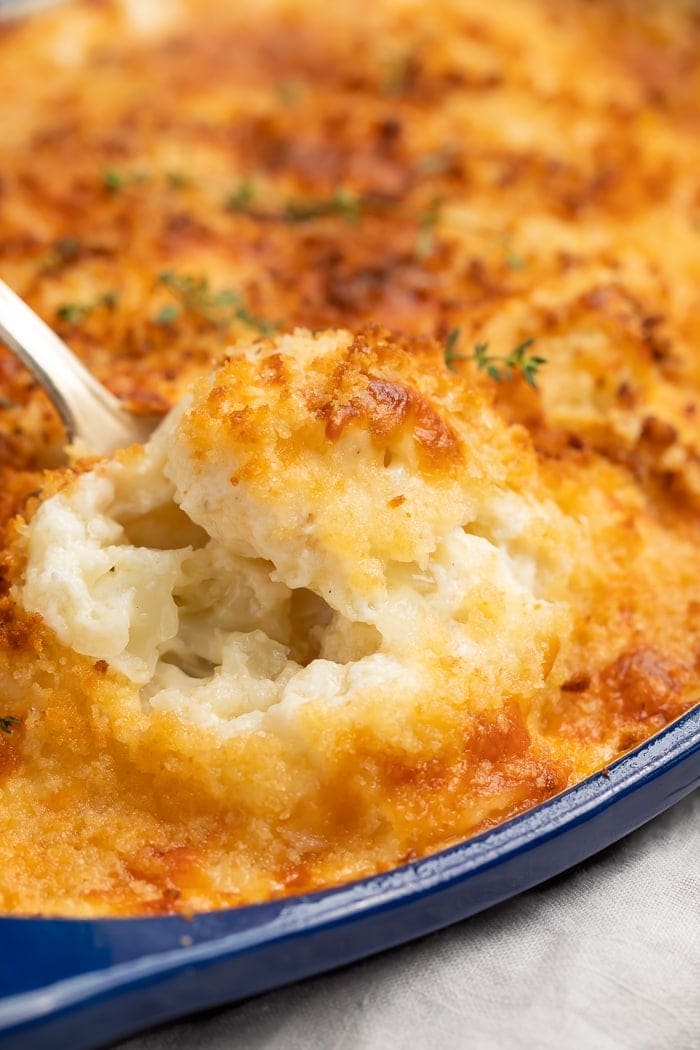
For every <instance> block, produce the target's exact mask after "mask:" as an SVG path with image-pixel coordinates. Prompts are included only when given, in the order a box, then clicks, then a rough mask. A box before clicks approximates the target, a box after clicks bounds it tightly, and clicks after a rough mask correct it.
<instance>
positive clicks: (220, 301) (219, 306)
mask: <svg viewBox="0 0 700 1050" xmlns="http://www.w3.org/2000/svg"><path fill="white" fill-rule="evenodd" d="M158 281H159V283H160V284H163V285H165V286H166V287H167V288H168V289H169V290H170V291H171V292H172V294H173V295H174V296H175V297H176V298H177V299H178V300H179V302H180V304H181V306H182V308H183V310H186V311H187V312H189V313H192V314H196V315H197V316H199V317H201V318H203V320H205V321H207V322H208V323H209V324H212V325H214V326H215V327H216V328H218V329H219V331H221V332H226V331H228V329H229V328H230V327H231V325H232V324H233V323H234V321H240V322H241V323H242V324H245V325H247V326H248V327H249V328H253V329H255V331H257V332H259V333H260V335H272V333H273V332H274V331H276V329H277V325H276V324H274V323H273V322H271V321H267V320H265V318H263V317H257V316H256V315H255V314H253V313H252V312H251V310H250V309H249V307H248V306H247V305H246V303H245V301H244V300H243V299H242V297H241V296H240V295H239V293H238V292H234V291H231V290H229V289H224V290H223V291H220V292H214V291H213V290H212V289H211V287H210V286H209V281H208V280H207V278H206V277H192V276H191V275H188V274H179V273H176V272H175V271H174V270H165V271H164V272H163V273H161V274H159V276H158ZM173 320H175V315H174V314H173V312H172V311H168V310H167V307H163V309H162V310H161V311H160V314H159V315H158V316H157V317H156V321H157V323H159V324H169V323H171V322H172V321H173Z"/></svg>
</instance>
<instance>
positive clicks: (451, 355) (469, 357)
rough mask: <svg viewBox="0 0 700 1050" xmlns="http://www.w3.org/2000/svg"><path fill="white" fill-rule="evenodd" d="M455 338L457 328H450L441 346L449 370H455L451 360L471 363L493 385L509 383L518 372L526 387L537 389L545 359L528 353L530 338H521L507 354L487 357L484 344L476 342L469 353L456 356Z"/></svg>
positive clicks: (485, 344)
mask: <svg viewBox="0 0 700 1050" xmlns="http://www.w3.org/2000/svg"><path fill="white" fill-rule="evenodd" d="M459 339H460V330H459V328H453V329H452V331H451V332H450V334H449V335H448V337H447V342H446V343H445V364H446V365H447V367H448V368H449V369H450V371H452V372H454V371H455V367H454V363H455V361H472V362H473V363H474V364H475V365H476V367H477V368H478V370H479V371H480V372H485V373H486V375H488V376H489V378H490V379H493V380H494V382H496V383H503V382H510V381H511V380H512V379H513V378H514V377H515V376H516V375H517V374H518V373H519V374H520V375H521V376H522V377H523V379H524V380H525V382H526V383H527V384H528V386H531V387H533V389H534V388H536V387H537V374H538V372H539V370H540V368H541V367H542V365H545V364H546V363H547V359H546V357H539V356H537V355H536V354H531V353H530V352H529V351H530V348H531V347H532V345H533V344H534V342H535V340H534V339H524V340H523V341H522V343H518V345H517V346H516V347H515V349H514V350H511V352H510V353H509V354H507V355H503V354H490V353H489V344H488V343H476V344H475V346H474V349H473V350H472V352H471V353H470V354H459V353H457V346H458V344H459Z"/></svg>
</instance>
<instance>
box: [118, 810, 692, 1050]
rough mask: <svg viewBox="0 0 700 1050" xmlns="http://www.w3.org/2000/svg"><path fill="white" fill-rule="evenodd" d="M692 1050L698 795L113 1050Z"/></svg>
mask: <svg viewBox="0 0 700 1050" xmlns="http://www.w3.org/2000/svg"><path fill="white" fill-rule="evenodd" d="M422 1047H426V1048H431V1050H432V1048H435V1050H450V1048H453V1047H456V1048H461V1047H465V1048H474V1050H491V1048H493V1050H511V1048H520V1047H523V1048H528V1050H529V1048H531V1047H532V1048H536V1050H579V1048H580V1050H589V1048H590V1050H667V1048H668V1050H671V1048H673V1050H697V1048H698V1047H700V792H697V791H696V792H695V793H694V795H692V796H691V797H690V798H687V799H685V800H684V801H682V802H680V803H679V804H678V805H676V806H675V807H674V808H673V809H671V810H669V811H668V812H667V813H665V814H663V815H662V816H660V817H658V818H657V819H656V820H655V821H653V822H652V823H650V824H648V825H647V826H646V827H644V828H641V829H640V830H638V831H636V832H635V833H634V834H632V835H629V836H628V837H627V838H626V839H624V840H623V841H622V842H620V843H618V844H617V845H615V846H612V847H610V848H609V849H608V850H606V851H605V852H604V853H601V854H599V855H598V856H596V857H593V858H591V859H590V860H589V861H586V862H585V863H584V864H581V865H579V866H578V867H577V868H576V869H574V870H573V871H571V872H569V873H568V874H565V875H561V876H559V877H558V878H556V879H554V880H552V881H550V882H548V883H546V884H545V885H543V886H540V887H538V888H536V889H533V890H530V891H529V892H528V893H525V894H522V895H521V896H519V897H516V898H514V899H513V900H511V901H508V902H506V903H504V904H501V905H499V906H498V907H496V908H492V909H491V910H490V911H488V912H485V913H484V914H482V915H478V916H476V917H474V918H472V919H467V920H466V921H464V922H461V923H459V924H457V925H456V926H452V927H450V928H448V929H447V930H444V931H442V932H440V933H436V934H433V935H432V936H429V937H425V938H423V939H422V940H421V941H418V942H414V943H413V944H409V945H406V946H405V947H403V948H398V949H394V950H393V951H390V952H386V953H385V954H384V955H381V956H378V957H375V958H374V959H370V960H368V961H366V962H363V963H358V964H355V965H354V966H351V967H347V968H346V969H344V970H341V971H338V972H336V973H332V974H328V975H326V976H323V977H317V978H314V979H312V980H307V981H304V982H302V983H300V984H297V985H292V986H290V987H288V988H284V989H281V990H280V991H276V992H270V993H268V994H267V995H263V996H260V997H258V998H256V999H251V1000H249V1001H248V1002H245V1003H242V1004H240V1005H238V1006H234V1007H230V1008H228V1009H225V1010H222V1011H218V1012H216V1013H210V1014H208V1015H206V1016H201V1017H198V1018H193V1019H191V1020H187V1021H183V1022H180V1023H178V1024H175V1025H170V1026H168V1027H165V1028H161V1029H159V1030H158V1031H155V1032H151V1033H149V1034H146V1035H143V1036H140V1037H137V1038H134V1039H131V1040H129V1041H127V1042H125V1043H122V1044H120V1050H192V1048H197V1050H355V1048H359V1050H409V1048H410V1050H416V1048H422Z"/></svg>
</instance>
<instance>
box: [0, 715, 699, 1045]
mask: <svg viewBox="0 0 700 1050" xmlns="http://www.w3.org/2000/svg"><path fill="white" fill-rule="evenodd" d="M699 783H700V707H696V708H694V709H693V710H692V711H690V712H688V713H687V714H686V715H684V716H683V717H682V718H680V719H678V721H676V722H674V723H673V724H672V725H670V726H668V727H667V728H666V729H665V730H663V731H662V732H660V733H658V734H657V735H656V736H654V737H652V738H651V739H650V740H648V741H646V742H645V743H644V744H642V745H641V746H640V747H638V748H636V750H634V751H632V752H630V753H629V754H627V755H625V756H624V757H623V758H621V759H619V760H618V761H617V762H615V763H614V764H612V765H611V766H610V768H609V769H606V770H604V771H603V772H601V773H598V774H596V775H595V776H592V777H589V779H588V780H585V781H583V782H582V783H581V784H578V785H576V786H575V787H573V788H570V789H569V790H568V791H565V792H563V793H562V794H561V795H557V796H556V797H555V798H552V799H550V800H549V801H548V802H545V803H544V804H543V805H540V806H538V807H536V808H535V809H532V810H530V811H529V812H527V813H524V814H523V815H521V816H519V817H516V818H515V819H513V820H510V821H508V822H507V823H505V824H502V825H501V826H500V827H498V828H495V829H493V830H492V831H489V832H486V833H485V834H483V835H479V836H477V837H475V838H473V839H470V840H469V841H467V842H465V843H463V844H461V845H459V846H455V847H453V848H451V849H448V850H444V851H443V852H442V853H437V854H435V855H434V856H431V857H428V858H426V859H424V860H420V861H417V862H415V863H413V864H408V865H406V866H404V867H401V868H397V869H396V870H395V871H392V872H389V873H387V874H383V875H377V876H375V877H373V878H369V879H363V880H361V881H359V882H353V883H351V884H349V885H346V886H342V887H340V888H338V889H333V890H327V891H325V892H322V893H314V894H310V895H306V896H300V897H294V898H288V899H286V900H281V901H274V902H272V903H268V904H258V905H253V906H251V907H246V908H238V909H235V910H228V911H220V912H212V913H209V914H204V915H198V916H196V917H195V918H193V919H191V920H187V919H182V918H177V917H162V918H148V919H91V920H77V919H33V918H27V919H22V918H3V919H0V996H1V999H0V1047H2V1048H3V1050H4V1048H17V1050H19V1048H21V1050H28V1048H30V1047H31V1050H49V1048H50V1050H55V1048H56V1047H71V1050H88V1048H92V1047H98V1046H100V1045H103V1044H105V1043H108V1042H110V1041H113V1040H116V1039H119V1038H123V1037H126V1036H127V1035H130V1034H132V1033H134V1032H136V1031H138V1030H139V1029H142V1028H145V1027H148V1026H150V1025H154V1024H157V1023H159V1022H163V1021H168V1020H172V1019H174V1018H176V1017H180V1016H182V1015H183V1014H186V1013H191V1012H194V1011H197V1010H203V1009H206V1008H209V1007H213V1006H218V1005H221V1004H223V1003H231V1002H235V1001H236V1000H239V999H243V998H246V997H248V996H251V995H255V994H257V993H258V992H263V991H267V990H269V989H271V988H275V987H278V986H279V985H282V984H287V983H289V982H291V981H296V980H299V979H300V978H302V977H309V976H310V975H312V974H317V973H321V972H322V971H324V970H329V969H332V968H334V967H337V966H342V965H343V964H345V963H349V962H352V961H353V960H355V959H360V958H362V957H363V956H367V955H371V954H372V953H373V952H378V951H382V950H383V949H385V948H390V947H392V946H394V945H397V944H400V943H402V942H404V941H408V940H411V939H412V938H414V937H419V936H421V935H422V934H425V933H429V932H430V931H432V930H436V929H439V928H440V927H441V926H446V925H448V924H449V923H452V922H456V921H458V920H459V919H464V918H466V917H468V916H470V915H474V914H475V913H476V912H479V911H482V910H483V909H484V908H488V907H490V906H491V905H492V904H496V903H497V902H498V901H502V900H505V899H506V898H508V897H512V896H514V895H515V894H517V893H521V892H522V891H523V890H526V889H528V888H529V887H531V886H534V885H536V884H537V883H540V882H542V881H544V880H545V879H548V878H551V877H552V876H553V875H557V874H558V873H560V872H562V871H564V870H566V869H567V868H570V867H572V865H574V864H577V863H578V862H579V861H581V860H583V859H585V858H586V857H589V856H591V854H593V853H596V852H597V851H598V850H601V849H604V848H605V847H606V846H609V845H610V844H611V843H612V842H615V841H616V840H617V839H620V838H621V837H622V836H623V835H626V834H628V833H629V832H630V831H633V830H634V829H635V828H637V827H639V826H640V825H641V824H643V823H644V822H645V821H647V820H650V819H651V818H652V817H654V816H656V815H657V814H658V813H660V812H662V810H664V809H666V808H668V806H670V805H672V804H673V803H674V802H676V801H678V800H679V799H680V798H682V797H683V796H684V795H686V794H688V792H689V791H691V790H692V789H693V788H694V787H696V786H697V785H698V784H699Z"/></svg>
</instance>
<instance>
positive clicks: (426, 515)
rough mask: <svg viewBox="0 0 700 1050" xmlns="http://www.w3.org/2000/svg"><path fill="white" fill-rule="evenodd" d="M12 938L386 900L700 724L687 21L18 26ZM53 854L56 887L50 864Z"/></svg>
mask: <svg viewBox="0 0 700 1050" xmlns="http://www.w3.org/2000/svg"><path fill="white" fill-rule="evenodd" d="M0 93H2V95H3V97H6V98H11V99H12V105H11V106H7V107H5V111H4V112H3V114H2V117H1V118H0V124H1V129H0V130H1V131H2V134H1V135H0V173H1V175H2V179H1V182H0V276H1V277H2V278H3V279H4V280H6V281H7V282H8V283H9V284H10V285H11V286H12V287H13V288H14V289H15V290H16V291H17V292H18V293H19V294H20V295H22V296H24V297H25V298H26V299H27V301H28V302H29V303H30V304H31V306H32V307H33V308H34V309H35V310H37V311H38V312H39V314H40V315H41V316H43V317H44V318H45V319H46V321H47V322H48V323H49V324H50V325H52V326H53V327H54V328H55V329H56V330H57V331H58V332H59V334H60V335H61V336H62V337H63V338H64V339H65V340H66V341H67V343H68V344H69V345H70V346H71V347H72V348H73V349H74V350H75V351H76V353H77V354H78V355H79V356H80V357H81V358H82V359H83V360H84V361H85V363H86V364H87V366H88V367H89V368H90V369H91V370H92V371H93V372H94V374H95V375H96V376H97V377H98V378H99V379H100V380H101V381H102V382H104V383H105V384H106V385H107V386H108V387H109V389H110V390H111V391H112V392H113V393H114V394H115V395H117V396H118V397H119V398H121V399H122V401H123V402H124V403H125V404H126V405H127V406H128V407H129V408H130V409H131V410H132V411H135V412H143V413H149V414H150V413H155V414H159V415H161V416H162V417H163V422H162V425H161V428H160V430H159V431H158V432H157V433H155V434H154V436H153V438H152V440H151V441H150V442H149V443H148V445H147V446H145V447H144V448H132V449H129V450H125V451H123V452H120V453H119V454H118V455H117V456H115V457H114V458H113V459H110V460H103V461H96V460H94V459H92V460H91V459H84V460H76V461H72V462H70V463H69V464H67V463H66V457H65V453H64V433H63V430H62V427H61V424H60V420H59V419H58V417H57V415H56V413H55V412H54V411H53V409H52V408H51V406H50V405H49V404H48V402H47V400H46V398H45V397H44V395H43V394H42V392H41V390H40V389H39V388H38V387H37V386H36V384H35V383H33V382H32V380H31V377H30V376H29V375H28V374H27V373H26V372H25V371H24V370H23V369H22V367H21V366H20V364H19V363H18V362H17V361H16V360H15V358H13V357H12V355H11V354H10V353H9V352H6V351H5V350H4V349H3V348H2V347H0V545H1V551H0V696H1V697H2V701H1V704H0V797H1V798H2V805H1V806H0V909H2V910H4V911H7V912H12V913H15V914H26V913H42V914H58V915H129V914H131V915H143V914H153V913H156V914H159V913H168V912H173V911H179V912H184V913H189V912H191V911H193V910H198V909H211V908H218V907H227V906H232V905H238V904H242V903H248V902H251V901H258V900H266V899H270V898H274V897H280V896H284V895H286V894H291V893H296V892H303V891H307V890H315V889H318V888H320V887H325V886H330V885H334V884H338V883H340V882H343V881H346V880H348V879H352V878H356V877H362V876H366V875H369V874H372V873H375V872H379V871H384V870H388V869H390V868H392V867H394V866H395V865H397V864H401V863H404V862H407V861H410V860H412V859H415V858H416V857H421V856H425V855H426V854H428V853H430V852H433V851H435V850H438V849H441V848H443V847H445V846H447V845H450V844H452V843H455V842H459V841H461V840H462V839H464V838H465V837H466V836H469V835H472V834H474V833H476V832H478V831H481V830H484V829H486V828H489V827H492V826H494V825H495V824H497V823H498V822H500V821H502V820H505V819H508V818H509V817H511V816H512V815H514V814H516V813H519V812H522V811H523V810H525V809H527V808H528V807H530V806H533V805H537V804H538V803H540V802H541V801H542V800H544V799H546V798H549V797H551V796H552V795H553V794H555V793H556V792H558V791H561V790H563V789H564V788H566V787H567V786H568V785H570V784H573V783H576V782H577V781H579V780H581V779H582V778H584V777H586V776H588V775H594V774H595V775H597V771H600V770H604V768H605V766H606V764H608V763H610V762H612V761H613V760H614V759H615V758H616V757H618V756H619V755H621V754H623V753H624V752H625V751H626V750H628V749H630V748H631V747H634V746H635V745H637V744H638V743H640V742H641V741H643V740H645V739H646V738H648V737H649V736H650V735H652V734H653V733H654V732H656V731H657V730H658V729H660V728H662V727H663V726H665V725H667V724H668V723H669V722H670V721H672V720H673V719H675V718H677V717H678V716H679V715H681V714H682V713H683V712H684V711H686V710H688V709H689V708H690V707H691V706H692V705H693V704H695V703H697V700H698V696H699V694H700V672H699V670H698V668H699V666H700V662H699V659H698V653H699V652H700V583H699V581H700V365H699V364H698V362H699V361H700V357H699V355H698V347H699V346H700V263H699V260H700V211H699V207H700V203H699V202H700V198H699V197H698V171H700V103H699V101H698V100H699V99H700V21H699V19H698V13H697V4H696V3H695V0H649V2H648V3H645V4H644V5H639V4H636V5H631V4H629V3H628V0H608V2H606V3H605V4H590V3H587V2H585V0H500V2H499V3H498V4H492V5H485V4H483V3H482V2H481V0H434V2H432V3H431V4H424V3H418V2H417V0H381V2H379V3H375V4H372V5H360V4H357V3H354V2H351V0H337V2H336V3H333V4H320V3H317V2H315V0H265V3H261V2H260V0H236V2H235V3H234V2H233V0H231V2H229V3H222V2H221V0H149V2H148V3H140V2H131V0H128V2H127V0H67V2H65V3H61V4H56V5H53V6H51V8H50V9H47V10H45V11H42V12H40V13H36V14H33V15H31V17H29V16H28V17H26V18H23V19H19V18H17V19H13V20H11V21H7V22H3V23H2V26H1V27H0ZM37 843H41V848H38V846H37Z"/></svg>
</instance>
